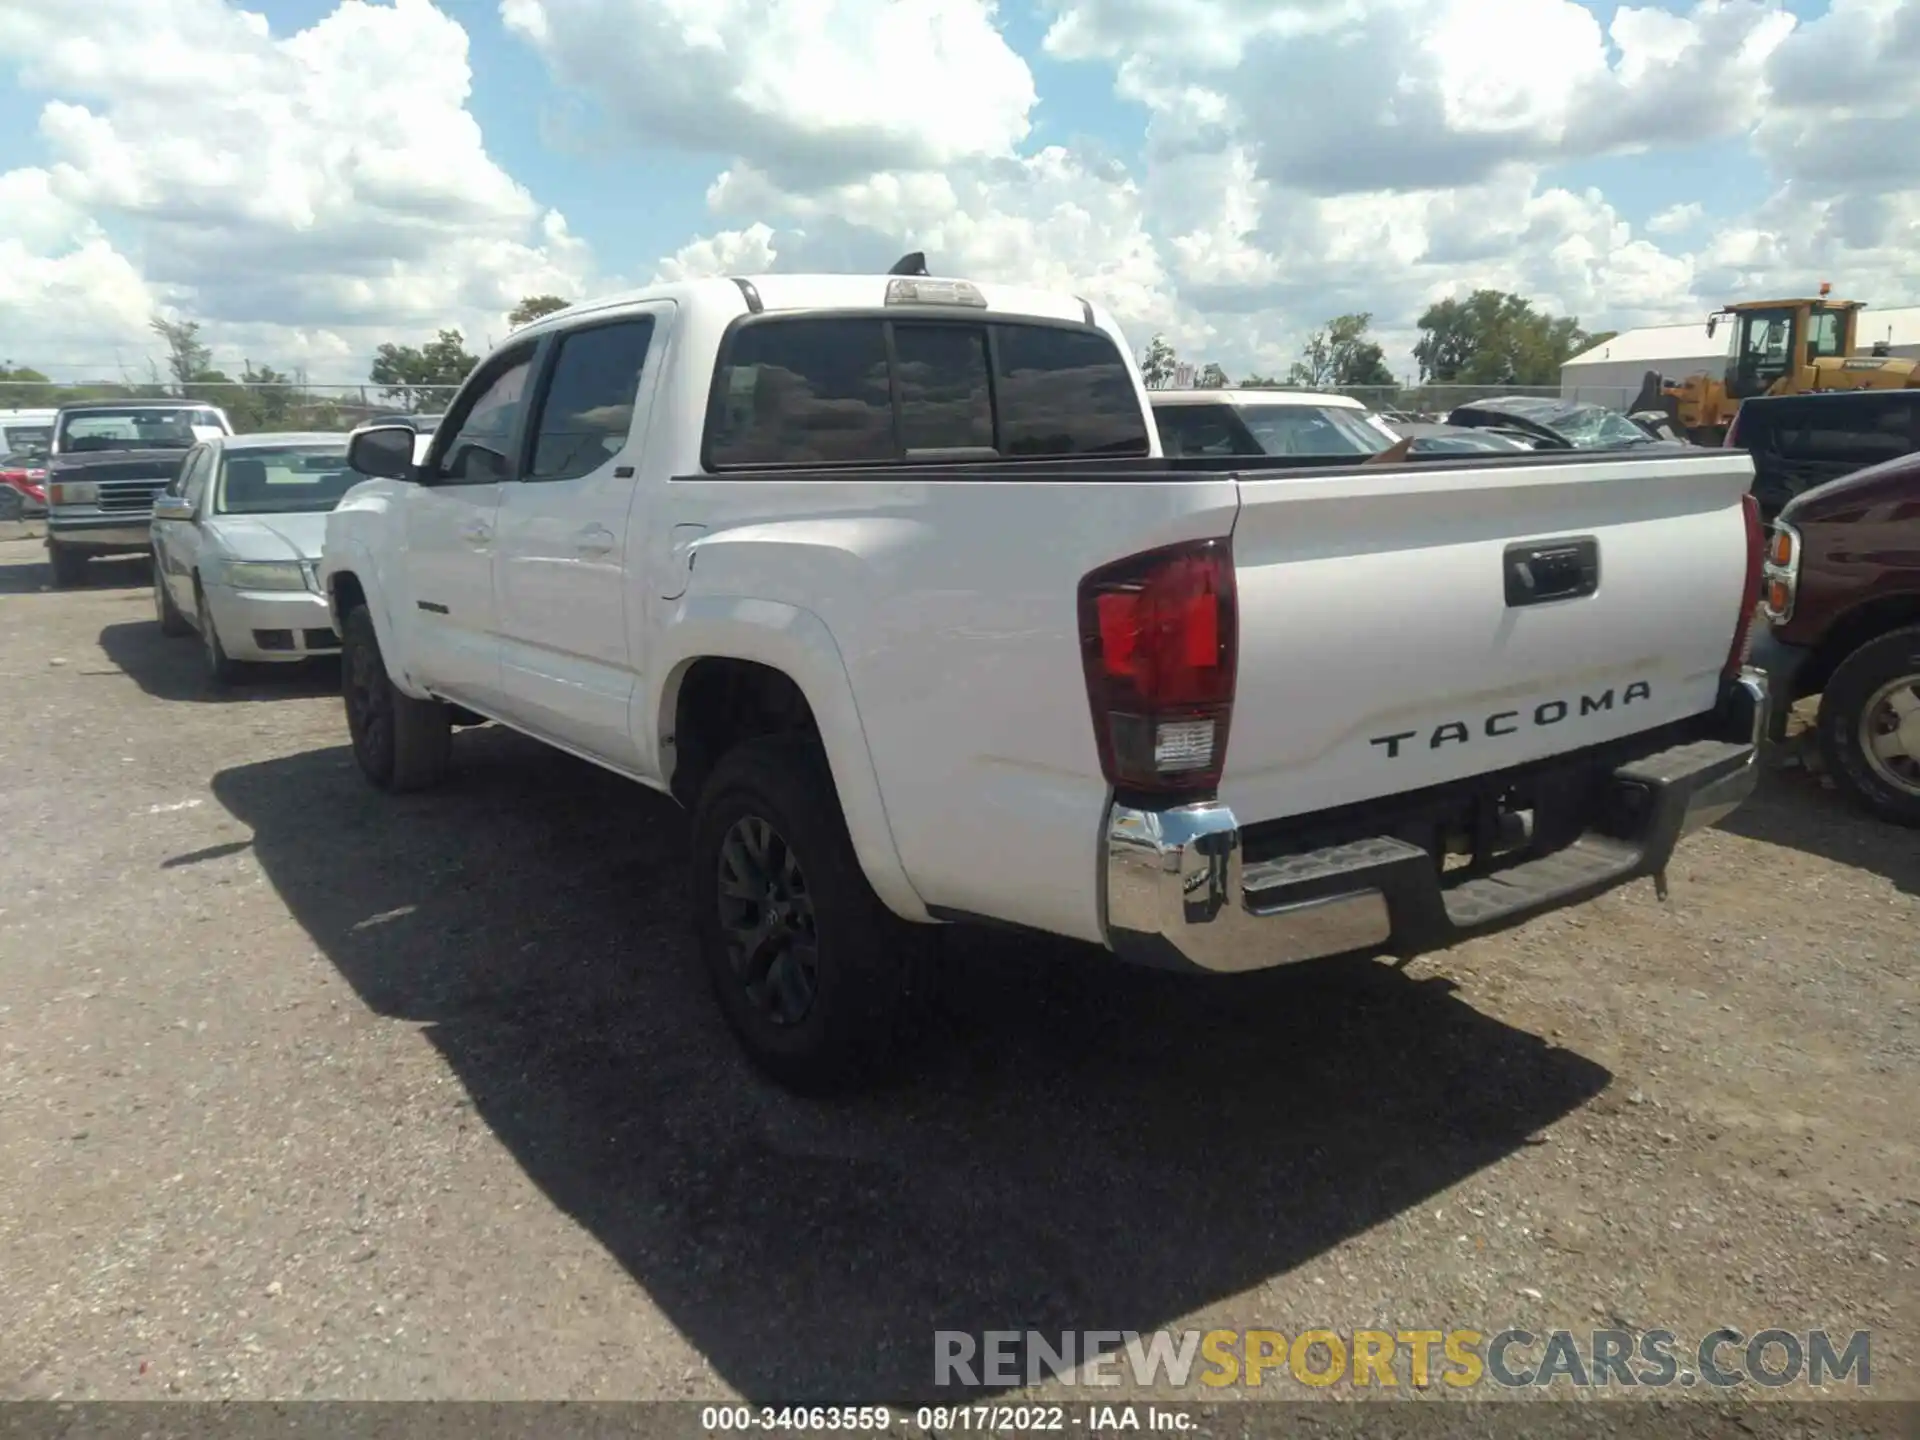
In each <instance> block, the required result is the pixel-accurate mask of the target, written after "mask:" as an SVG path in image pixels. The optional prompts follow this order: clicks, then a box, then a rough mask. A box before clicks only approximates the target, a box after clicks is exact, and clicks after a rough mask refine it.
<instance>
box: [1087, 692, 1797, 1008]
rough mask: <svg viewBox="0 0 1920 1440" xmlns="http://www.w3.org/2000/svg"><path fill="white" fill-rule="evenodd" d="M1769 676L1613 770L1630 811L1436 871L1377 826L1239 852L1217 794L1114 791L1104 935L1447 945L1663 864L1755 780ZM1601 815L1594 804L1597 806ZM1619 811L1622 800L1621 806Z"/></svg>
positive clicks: (1248, 958) (1279, 956) (1273, 961)
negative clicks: (1502, 861)
mask: <svg viewBox="0 0 1920 1440" xmlns="http://www.w3.org/2000/svg"><path fill="white" fill-rule="evenodd" d="M1768 710H1769V706H1768V689H1767V677H1766V675H1765V674H1764V673H1762V672H1761V671H1758V670H1752V669H1749V670H1745V671H1743V672H1742V673H1741V675H1740V676H1739V678H1738V679H1736V680H1734V681H1732V682H1730V683H1729V684H1728V685H1727V686H1726V688H1725V691H1724V693H1723V694H1722V697H1721V705H1720V709H1719V711H1718V712H1717V716H1718V719H1717V722H1716V725H1715V730H1716V733H1717V734H1718V735H1721V736H1725V737H1726V738H1711V739H1705V740H1696V741H1692V742H1690V743H1688V744H1684V745H1677V746H1674V747H1673V748H1671V749H1668V750H1663V751H1660V752H1658V753H1656V754H1652V755H1647V756H1644V757H1642V758H1640V759H1636V760H1633V761H1631V762H1629V763H1627V764H1624V765H1621V766H1619V767H1618V768H1617V769H1615V770H1614V771H1613V772H1612V777H1611V779H1612V786H1611V791H1610V793H1611V795H1612V796H1614V797H1617V798H1618V799H1619V800H1620V801H1621V802H1622V804H1623V806H1624V810H1625V812H1626V813H1629V814H1630V815H1631V817H1632V823H1631V825H1630V826H1628V827H1625V828H1626V830H1627V833H1625V834H1622V833H1620V831H1621V830H1622V828H1623V827H1622V826H1620V825H1619V824H1618V823H1610V824H1609V825H1608V826H1607V827H1606V828H1605V829H1602V828H1599V827H1596V828H1592V829H1589V830H1587V831H1586V832H1585V833H1583V834H1582V835H1580V837H1579V838H1578V839H1576V840H1575V841H1574V842H1573V843H1572V844H1570V845H1567V846H1565V847H1564V848H1562V849H1560V850H1557V851H1553V852H1551V853H1548V854H1544V855H1538V856H1535V857H1533V858H1531V859H1523V860H1520V861H1519V862H1518V863H1516V864H1513V865H1512V866H1510V867H1508V868H1505V869H1501V870H1495V871H1493V872H1491V873H1489V874H1485V875H1482V876H1480V877H1479V878H1476V879H1470V880H1466V881H1463V882H1461V883H1459V884H1457V885H1454V886H1452V887H1450V888H1449V887H1443V886H1442V884H1441V877H1440V872H1439V868H1438V867H1437V866H1436V864H1435V863H1434V859H1433V857H1432V856H1431V855H1430V854H1429V853H1428V852H1427V851H1426V850H1424V849H1422V848H1421V847H1420V846H1418V845H1414V844H1410V843H1408V842H1407V841H1405V840H1400V839H1396V838H1394V837H1393V836H1390V835H1379V836H1373V837H1368V838H1364V839H1360V840H1355V841H1350V842H1348V843H1345V844H1339V845H1332V846H1328V847H1326V848H1324V849H1319V850H1310V851H1307V852H1305V853H1301V854H1290V855H1286V856H1283V857H1281V858H1279V859H1275V860H1266V861H1258V862H1254V863H1247V862H1246V861H1245V859H1244V856H1243V845H1242V836H1241V828H1240V825H1239V823H1238V822H1237V821H1236V819H1235V818H1234V814H1233V812H1232V811H1231V810H1230V809H1228V808H1227V807H1226V806H1225V805H1222V804H1220V803H1219V802H1217V801H1206V802H1202V803H1199V804H1193V805H1182V806H1178V807H1175V808H1173V809H1168V810H1139V809H1133V808H1130V807H1127V806H1122V805H1115V806H1114V807H1113V808H1112V810H1111V811H1110V813H1109V816H1108V822H1107V833H1106V877H1105V878H1106V933H1107V943H1108V945H1109V946H1110V947H1111V948H1112V949H1113V951H1114V952H1115V953H1116V954H1118V955H1120V956H1121V957H1123V958H1125V959H1128V960H1134V961H1138V962H1140V963H1143V964H1149V965H1157V966H1163V967H1172V968H1178V969H1190V968H1194V967H1198V968H1199V969H1202V970H1214V971H1241V970H1261V969H1266V968H1268V967H1270V966H1275V965H1284V964H1288V963H1290V962H1293V961H1298V960H1311V959H1314V958H1317V957H1320V956H1327V955H1342V954H1347V953H1350V952H1355V951H1372V952H1373V953H1375V954H1379V953H1383V952H1391V953H1393V954H1396V955H1414V954H1421V953H1424V952H1427V951H1431V950H1438V949H1444V948H1445V947H1446V946H1448V945H1453V944H1457V943H1458V942H1460V941H1462V940H1465V939H1469V938H1471V937H1472V936H1474V935H1478V934H1485V933H1487V932H1489V931H1493V930H1498V929H1502V928H1504V927H1505V926H1508V925H1512V924H1517V923H1518V922H1520V921H1522V920H1525V919H1527V918H1529V917H1531V916H1534V915H1538V914H1541V913H1542V912H1544V911H1547V910H1553V909H1557V908H1559V907H1561V906H1564V905H1570V904H1576V903H1578V902H1580V901H1582V900H1586V899H1589V898H1591V897H1592V896H1594V895H1598V894H1600V893H1602V892H1603V891H1606V890H1610V889H1613V888H1614V887H1615V886H1617V885H1621V884H1624V883H1625V882H1627V881H1629V880H1632V879H1635V878H1637V877H1640V876H1644V875H1655V874H1659V873H1660V872H1663V871H1664V870H1665V869H1666V866H1667V862H1668V860H1669V859H1670V858H1671V856H1672V854H1673V848H1674V846H1675V844H1676V843H1678V842H1679V840H1680V839H1681V838H1682V837H1684V836H1686V835H1689V834H1691V833H1693V832H1694V831H1696V830H1699V829H1703V828H1704V827H1706V826H1709V825H1712V824H1715V823H1716V822H1718V821H1720V820H1722V819H1724V818H1725V817H1726V816H1727V815H1729V814H1731V813H1732V812H1733V811H1734V810H1735V809H1736V808H1737V807H1738V806H1739V805H1740V804H1741V802H1742V801H1744V800H1745V799H1746V798H1747V797H1748V796H1749V795H1751V794H1752V793H1753V790H1754V786H1755V785H1756V784H1757V783H1758V781H1759V750H1760V742H1761V738H1762V735H1763V734H1764V731H1765V727H1766V724H1767V716H1768ZM1595 818H1596V820H1597V819H1598V818H1599V817H1597V816H1596V817H1595ZM1614 818H1616V819H1617V816H1616V817H1614Z"/></svg>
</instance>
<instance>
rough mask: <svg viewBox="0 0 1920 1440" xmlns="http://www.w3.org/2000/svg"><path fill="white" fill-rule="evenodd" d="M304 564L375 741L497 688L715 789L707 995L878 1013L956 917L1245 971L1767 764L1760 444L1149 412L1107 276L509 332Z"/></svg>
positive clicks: (499, 700)
mask: <svg viewBox="0 0 1920 1440" xmlns="http://www.w3.org/2000/svg"><path fill="white" fill-rule="evenodd" d="M350 447H351V448H350V460H351V464H352V465H353V466H354V468H356V469H357V470H359V471H361V472H362V473H363V474H366V475H369V476H373V477H376V478H374V479H372V480H369V481H367V482H363V483H362V484H360V485H358V486H356V487H355V488H354V489H353V490H351V491H349V492H348V494H347V495H346V497H345V499H344V500H343V501H342V502H341V504H340V506H339V508H338V509H336V510H335V511H334V512H333V514H332V515H331V516H329V518H328V523H327V536H326V544H325V556H324V560H323V562H322V565H321V568H320V578H321V581H322V583H323V586H324V590H325V593H326V595H327V596H328V599H329V602H330V604H331V607H332V613H333V616H334V620H335V624H336V625H337V627H338V628H339V630H340V632H341V635H342V636H343V639H344V648H345V664H344V667H343V669H344V674H345V698H346V717H347V724H348V728H349V731H350V733H351V736H352V741H353V749H354V753H355V755H356V756H357V757H358V760H359V764H360V766H361V767H362V768H363V769H364V771H365V772H366V774H367V776H368V777H369V778H370V779H371V780H372V781H373V782H374V783H375V784H377V785H380V786H383V787H386V788H388V789H392V790H400V789H411V788H415V787H420V786H425V785H428V784H431V783H432V782H434V781H437V780H439V779H440V778H441V776H442V775H443V773H444V772H445V771H446V770H447V768H448V760H449V749H450V744H451V741H450V734H451V731H452V729H453V728H454V727H455V726H457V725H461V724H472V723H476V722H478V721H481V720H492V721H497V722H499V723H502V724H505V725H509V726H512V727H514V728H515V729H518V730H521V731H524V732H525V733H527V734H528V735H531V736H534V737H536V738H538V739H540V740H543V741H546V742H548V743H550V744H553V745H555V746H558V747H560V748H562V749H564V750H568V751H571V752H572V753H574V754H576V755H579V756H582V757H584V758H586V759H588V760H590V761H592V762H594V763H596V764H598V765H601V766H604V767H606V768H607V769H608V770H611V771H614V772H615V773H617V774H619V775H622V776H625V777H627V778H629V779H631V780H634V781H637V782H639V783H640V784H643V785H648V786H652V787H655V788H657V789H660V790H665V791H667V792H669V793H671V794H672V795H673V796H674V797H675V798H677V799H678V800H679V801H680V802H681V803H682V804H683V805H685V806H687V807H689V808H690V809H691V810H692V811H693V814H694V820H693V825H692V833H693V841H692V861H691V865H692V876H691V898H692V905H693V907H694V918H695V920H696V922H697V926H698V931H699V936H700V942H701V946H702V950H703V953H704V957H705V962H706V965H707V967H708V968H709V970H710V972H711V978H712V982H713V985H714V988H715V991H716V993H717V995H718V997H719V1001H720V1003H721V1005H722V1007H723V1009H724V1011H725V1014H726V1017H727V1019H728V1021H729V1022H730V1024H731V1025H732V1027H733V1029H734V1030H735V1032H736V1034H737V1035H738V1036H739V1038H740V1040H741V1041H742V1043H743V1044H744V1046H745V1048H746V1050H747V1051H748V1053H749V1054H750V1055H751V1056H752V1058H753V1059H754V1060H755V1061H756V1062H757V1063H758V1064H760V1065H761V1066H762V1067H763V1068H764V1069H766V1070H767V1071H768V1072H770V1073H771V1074H773V1075H774V1076H775V1077H776V1078H777V1079H779V1080H781V1081H783V1082H784V1083H787V1084H789V1085H792V1086H795V1087H797V1088H811V1087H816V1086H821V1085H826V1084H831V1083H837V1082H841V1081H845V1080H847V1079H849V1078H851V1077H854V1076H858V1075H862V1074H867V1073H870V1072H871V1068H872V1066H873V1064H874V1062H876V1061H879V1060H883V1059H885V1058H886V1057H887V1056H888V1055H889V1054H892V1053H896V1052H897V1051H898V1050H899V1049H900V1048H901V1047H900V1046H899V1045H898V1036H899V1035H900V1034H901V1033H902V1026H901V1023H900V1022H901V1021H902V1019H903V1018H904V1017H905V1016H906V1015H908V1014H909V1013H911V1011H912V1010H913V1009H914V1008H915V1007H914V1004H913V1002H914V1000H915V999H916V996H917V995H919V994H922V993H924V989H923V985H924V981H925V979H926V977H927V975H928V973H929V972H928V971H927V969H926V968H925V967H926V966H927V965H928V964H930V963H932V960H933V957H934V956H935V955H936V954H937V947H935V946H933V945H931V944H930V941H931V939H932V937H933V935H934V934H935V932H936V930H937V928H938V926H939V925H941V924H943V923H953V922H962V921H969V920H976V919H987V920H993V921H998V922H1006V923H1012V924H1015V925H1018V926H1024V927H1031V928H1034V929H1038V930H1042V931H1050V932H1053V933H1055V934H1058V935H1063V936H1070V937H1074V938H1077V939H1081V940H1086V941H1091V942H1093V943H1095V944H1099V945H1104V946H1107V947H1109V948H1110V949H1111V950H1112V951H1114V952H1115V953H1116V954H1118V955H1120V956H1123V957H1126V958H1128V959H1131V960H1137V961H1141V962H1145V963H1149V964H1159V965H1172V966H1179V967H1185V968H1190V969H1195V970H1199V971H1240V970H1250V969H1255V968H1259V967H1263V966H1269V965H1275V964H1278V963H1281V962H1284V961H1292V960H1299V959H1303V958H1307V957H1312V956H1321V955H1331V954H1344V953H1348V952H1355V951H1359V952H1372V953H1374V954H1410V953H1414V952H1418V951H1422V950H1427V949H1431V948H1436V947H1442V946H1446V945H1448V944H1451V943H1453V942H1455V941H1457V940H1460V939H1462V938H1464V937H1467V936H1470V935H1473V934H1477V933H1481V932H1484V931H1487V930H1490V929H1494V928H1497V927H1499V926H1501V925H1504V924H1510V923H1513V922H1515V921H1518V920H1520V919H1523V918H1524V917H1526V916H1529V915H1534V914H1538V913H1539V912H1541V911H1543V910H1547V909H1551V908H1553V907H1556V906H1561V905H1566V904H1570V903H1574V902H1577V901H1580V900H1583V899H1585V898H1587V897H1590V896H1593V895H1595V894H1597V893H1599V892H1601V891H1603V890H1606V889H1608V888H1610V887H1612V886H1615V885H1618V884H1621V883H1622V882H1625V881H1627V880H1630V879H1633V878H1635V877H1640V876H1653V877H1655V879H1656V882H1659V883H1663V877H1664V869H1665V867H1666V865H1667V862H1668V857H1669V856H1670V855H1671V853H1672V851H1673V848H1674V845H1675V842H1676V841H1677V840H1679V839H1680V837H1681V836H1682V835H1683V834H1685V833H1686V832H1687V831H1689V830H1692V829H1695V828H1697V827H1699V826H1701V825H1705V824H1709V823H1711V822H1713V821H1714V820H1716V819H1717V818H1719V817H1721V816H1723V815H1725V814H1726V813H1727V812H1728V811H1729V810H1731V809H1732V808H1733V807H1734V806H1735V805H1736V804H1738V803H1739V802H1740V801H1741V800H1742V799H1743V798H1744V797H1745V796H1746V795H1747V794H1748V793H1749V791H1750V789H1751V788H1752V785H1753V783H1754V777H1755V751H1756V745H1757V741H1758V736H1759V734H1760V728H1759V727H1760V726H1761V725H1762V723H1763V717H1764V716H1765V714H1766V710H1767V706H1766V682H1765V677H1764V676H1763V675H1761V674H1759V673H1757V672H1755V671H1753V670H1751V669H1749V668H1747V667H1746V666H1745V665H1744V663H1743V661H1744V653H1745V652H1744V646H1745V643H1746V635H1747V629H1748V623H1749V619H1750V617H1751V614H1752V610H1753V603H1752V602H1753V597H1754V594H1755V590H1756V584H1757V578H1758V575H1759V568H1760V561H1761V557H1760V550H1759V543H1760V537H1759V527H1758V523H1757V518H1756V516H1755V514H1754V511H1753V507H1752V502H1751V500H1750V499H1748V498H1747V489H1748V486H1749V484H1750V482H1751V479H1752V472H1751V468H1750V463H1751V462H1750V461H1749V460H1748V458H1747V456H1746V455H1745V454H1744V453H1742V452H1740V451H1735V450H1718V449H1703V450H1700V451H1698V452H1695V453H1688V454H1676V455H1666V456H1661V457H1646V458H1630V457H1622V456H1618V455H1612V454H1601V455H1596V456H1591V457H1588V456H1583V455H1565V454H1515V455H1513V456H1511V457H1506V456H1499V457H1493V456H1474V457H1468V458H1465V459H1462V460H1458V461H1454V460H1441V461H1434V460H1431V459H1429V460H1427V461H1425V462H1423V463H1419V464H1393V463H1385V464H1382V463H1378V462H1374V463H1366V464H1362V463H1356V462H1355V461H1354V460H1353V458H1352V457H1340V456H1331V457H1323V459H1322V460H1321V461H1320V463H1315V462H1314V461H1313V459H1312V458H1311V457H1301V458H1300V459H1299V460H1298V461H1297V462H1296V461H1295V460H1294V459H1292V458H1290V459H1289V461H1288V462H1287V463H1286V464H1285V465H1273V466H1271V467H1264V468H1263V467H1262V466H1261V465H1260V464H1258V463H1255V464H1250V463H1249V462H1248V461H1246V460H1242V459H1229V460H1227V461H1225V462H1221V463H1213V462H1210V461H1207V460H1204V459H1201V460H1192V461H1189V460H1181V461H1168V460H1164V459H1162V458H1161V457H1160V453H1159V442H1158V440H1157V439H1156V436H1155V431H1154V427H1153V425H1152V423H1151V421H1150V419H1149V416H1148V409H1147V399H1146V394H1145V392H1144V390H1143V388H1142V386H1141V381H1140V376H1139V373H1138V370H1137V368H1136V367H1135V365H1134V364H1133V362H1132V360H1131V359H1130V356H1129V351H1128V347H1127V345H1126V343H1125V341H1124V340H1123V338H1122V336H1121V335H1120V333H1119V331H1118V329H1117V328H1116V327H1115V325H1114V324H1113V322H1112V321H1111V319H1109V318H1108V317H1107V316H1106V315H1104V314H1103V313H1101V312H1100V311H1099V310H1098V309H1097V308H1096V307H1094V306H1092V305H1089V304H1087V303H1085V302H1083V301H1082V300H1080V299H1078V298H1076V297H1073V296H1067V295H1057V294H1048V293H1040V292H1035V291H1031V290H1021V289H1013V288H1007V287H1001V286H997V285H986V284H979V285H976V284H970V283H967V282H965V281H955V280H938V279H931V278H928V277H926V276H925V275H924V274H918V273H905V274H902V273H895V274H893V275H890V276H873V277H861V276H802V275H767V276H755V277H752V278H751V279H747V278H741V279H726V278H719V279H710V280H700V281H693V282H687V283H681V284H673V285H664V286H657V287H654V288H651V289H647V290H643V291H640V292H637V293H634V294H629V295H624V296H620V297H618V298H614V299H609V300H605V301H600V302H596V303H593V304H587V305H580V306H576V307H574V308H572V309H569V310H565V311H562V312H560V313H559V314H556V315H553V316H551V317H549V318H547V319H544V320H541V321H539V322H536V323H535V324H533V325H530V326H527V327H526V328H524V329H522V330H520V331H517V332H515V334H514V335H513V336H512V338H511V339H509V340H508V341H507V342H506V343H505V344H504V345H502V346H501V347H500V348H499V349H498V350H496V351H495V352H494V353H493V354H492V355H491V356H489V357H488V358H487V359H486V360H485V361H484V362H483V363H482V364H481V365H480V366H479V368H478V369H476V370H475V372H474V373H473V375H472V376H471V377H470V378H469V379H468V381H467V383H466V384H465V386H464V387H463V388H462V389H461V392H460V394H459V396H458V397H457V398H456V399H455V400H454V402H453V404H452V406H451V407H450V409H449V410H448V413H447V416H446V419H445V421H444V423H443V424H442V425H441V426H440V428H439V430H438V432H437V433H436V434H435V436H434V438H433V441H432V444H431V446H430V447H428V448H427V449H426V451H425V453H424V455H423V457H422V458H421V459H420V460H419V461H418V462H416V460H415V450H414V433H413V431H412V430H411V429H408V428H404V427H387V426H374V427H369V428H365V429H362V430H360V431H358V432H356V433H355V434H354V436H353V437H352V439H351V442H350Z"/></svg>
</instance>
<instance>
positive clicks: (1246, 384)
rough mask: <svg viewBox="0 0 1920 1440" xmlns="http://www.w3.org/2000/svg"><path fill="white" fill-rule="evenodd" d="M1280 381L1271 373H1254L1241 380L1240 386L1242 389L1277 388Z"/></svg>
mask: <svg viewBox="0 0 1920 1440" xmlns="http://www.w3.org/2000/svg"><path fill="white" fill-rule="evenodd" d="M1281 383H1282V382H1281V381H1279V380H1277V379H1275V378H1274V377H1273V376H1271V375H1259V374H1254V375H1249V376H1247V378H1246V379H1244V380H1242V381H1241V382H1240V388H1241V389H1242V390H1278V389H1279V388H1280V386H1281Z"/></svg>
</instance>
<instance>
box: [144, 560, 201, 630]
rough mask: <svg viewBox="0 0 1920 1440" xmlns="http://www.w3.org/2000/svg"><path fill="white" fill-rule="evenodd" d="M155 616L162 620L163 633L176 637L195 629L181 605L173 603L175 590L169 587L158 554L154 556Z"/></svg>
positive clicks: (161, 628)
mask: <svg viewBox="0 0 1920 1440" xmlns="http://www.w3.org/2000/svg"><path fill="white" fill-rule="evenodd" d="M153 618H154V619H156V620H158V621H159V622H160V633H161V634H162V635H167V636H171V637H173V638H176V639H177V638H178V637H180V636H182V635H185V634H187V633H188V632H189V631H191V630H192V629H193V626H191V625H189V624H188V623H187V617H186V616H184V615H182V614H181V613H180V607H179V606H178V605H176V604H174V603H173V592H172V591H171V590H169V589H168V588H167V572H166V570H165V568H164V567H163V566H162V565H161V564H160V557H159V556H158V555H155V556H154V557H153Z"/></svg>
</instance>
